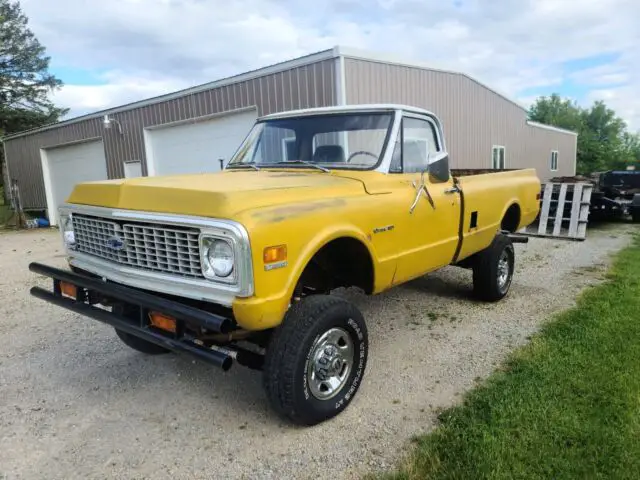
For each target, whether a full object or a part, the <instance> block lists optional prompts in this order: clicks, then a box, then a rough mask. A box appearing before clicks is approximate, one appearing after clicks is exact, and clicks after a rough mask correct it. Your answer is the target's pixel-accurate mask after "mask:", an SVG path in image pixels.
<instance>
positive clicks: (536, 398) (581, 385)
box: [388, 237, 640, 479]
mask: <svg viewBox="0 0 640 480" xmlns="http://www.w3.org/2000/svg"><path fill="white" fill-rule="evenodd" d="M559 294H560V293H559ZM440 420H441V425H440V427H439V428H438V429H437V430H435V431H434V432H433V433H432V434H429V435H426V436H424V437H421V438H419V439H416V445H415V451H414V453H413V454H412V455H411V458H410V459H409V460H408V461H407V462H406V463H405V464H404V465H403V466H402V467H401V470H400V471H398V472H396V473H393V474H390V475H389V476H388V478H392V479H423V478H425V479H427V478H456V479H473V478H491V479H498V478H505V479H507V478H508V479H512V478H527V479H535V478H545V479H546V478H552V479H564V478H567V479H591V478H616V479H618V478H628V479H640V237H636V240H635V242H634V244H633V246H632V247H630V248H628V249H626V250H624V251H623V252H621V253H620V255H619V256H618V258H617V261H616V262H615V265H614V267H613V268H612V270H611V272H610V273H609V275H608V281H607V282H605V283H604V284H602V285H600V286H598V287H595V288H592V289H590V290H588V291H587V292H586V293H585V294H584V295H583V296H582V297H581V298H580V299H579V301H578V305H577V307H576V308H574V309H572V310H569V311H567V312H564V313H562V314H560V315H558V316H557V317H556V318H555V319H554V320H553V321H552V322H551V323H549V324H548V325H547V326H546V327H545V328H544V329H543V330H542V331H541V333H540V334H539V335H537V336H535V337H534V338H533V340H532V342H531V343H530V344H529V345H528V346H526V347H524V348H522V349H520V350H518V351H517V352H516V353H515V354H514V355H513V356H512V357H511V359H510V360H509V361H508V362H507V363H506V365H505V366H504V368H503V369H501V370H500V371H499V372H497V373H495V374H493V375H492V376H491V377H490V379H489V380H488V381H487V382H486V383H485V384H484V385H483V386H481V387H479V388H477V389H475V390H474V391H472V392H471V393H470V394H469V395H468V396H467V397H466V399H465V401H464V403H463V405H461V406H459V407H455V408H452V409H450V410H447V411H445V412H444V413H442V414H441V415H440Z"/></svg>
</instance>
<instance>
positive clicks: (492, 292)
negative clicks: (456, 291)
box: [473, 234, 515, 302]
mask: <svg viewBox="0 0 640 480" xmlns="http://www.w3.org/2000/svg"><path fill="white" fill-rule="evenodd" d="M514 265H515V252H514V249H513V243H512V242H511V239H509V237H507V236H506V235H502V234H499V235H497V236H496V237H495V238H494V239H493V242H491V245H489V247H487V248H486V249H485V250H483V251H482V252H480V253H478V254H477V257H476V259H475V261H474V265H473V289H474V291H475V293H476V295H478V297H479V298H481V299H482V300H486V301H489V302H495V301H498V300H500V299H502V298H504V296H505V295H506V294H507V293H508V292H509V287H510V286H511V280H512V279H513V270H514Z"/></svg>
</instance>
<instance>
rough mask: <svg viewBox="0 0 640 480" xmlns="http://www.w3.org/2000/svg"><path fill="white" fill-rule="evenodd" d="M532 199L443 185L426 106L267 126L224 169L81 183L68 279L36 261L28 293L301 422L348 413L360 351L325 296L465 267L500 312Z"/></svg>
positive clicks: (64, 226) (462, 176)
mask: <svg viewBox="0 0 640 480" xmlns="http://www.w3.org/2000/svg"><path fill="white" fill-rule="evenodd" d="M539 192H540V181H539V179H538V178H537V176H536V172H535V170H533V169H524V170H512V171H500V172H495V173H486V172H473V171H468V172H456V171H451V170H450V168H449V156H448V154H447V148H446V143H445V138H444V135H443V131H442V127H441V123H440V121H439V120H438V118H437V117H436V116H435V115H434V114H432V113H430V112H428V111H425V110H422V109H419V108H413V107H407V106H400V105H357V106H345V107H330V108H320V109H307V110H300V111H292V112H285V113H278V114H273V115H268V116H265V117H262V118H260V119H258V121H257V122H256V124H255V126H254V127H253V129H252V130H251V131H250V132H249V134H248V136H247V138H246V139H245V140H244V142H243V143H242V145H240V147H239V148H238V150H237V152H236V153H235V155H234V156H233V158H232V159H231V160H230V161H229V163H228V165H227V166H226V168H225V169H224V170H223V171H222V172H218V173H203V174H199V175H182V176H167V177H147V178H139V179H128V180H109V181H101V182H90V183H84V184H79V185H77V186H76V187H75V189H74V191H73V193H72V194H71V196H70V198H69V199H68V203H66V204H65V205H64V206H62V207H61V208H60V230H61V232H62V238H63V242H64V244H65V247H66V251H67V254H68V261H69V265H70V269H69V270H61V269H56V268H52V267H50V266H47V265H43V264H40V263H32V264H31V265H30V269H31V270H32V271H34V272H37V273H39V274H42V275H45V276H48V277H51V278H52V279H53V289H52V290H47V289H43V288H40V287H33V288H32V289H31V293H32V295H34V296H36V297H38V298H40V299H43V300H46V301H49V302H52V303H54V304H56V305H59V306H61V307H64V308H67V309H70V310H72V311H75V312H78V313H80V314H83V315H86V316H88V317H92V318H94V319H96V320H99V321H102V322H105V323H107V324H109V325H111V326H113V327H114V328H115V330H116V333H117V335H118V336H119V337H120V339H122V341H123V342H124V343H125V344H127V345H128V346H130V347H132V348H134V349H136V350H138V351H141V352H144V353H147V354H159V353H165V352H169V351H176V352H188V353H190V354H192V355H195V356H196V357H198V358H200V359H202V360H203V361H206V362H209V363H212V364H214V365H216V366H218V367H221V368H223V369H225V370H226V369H228V368H229V367H230V366H231V364H232V362H233V361H234V360H235V361H236V362H237V363H239V364H241V365H245V366H248V367H252V368H256V369H260V370H262V371H263V378H264V387H265V389H266V392H267V396H268V398H269V400H270V402H271V404H272V405H273V407H274V409H275V410H276V411H277V412H279V413H280V414H282V415H284V416H285V417H288V418H289V419H290V420H291V421H293V422H295V423H299V424H305V425H312V424H315V423H318V422H321V421H323V420H326V419H328V418H331V417H333V416H335V415H337V414H338V413H340V412H341V411H342V410H343V409H344V408H346V407H347V405H348V404H349V403H350V402H351V401H352V400H353V398H354V396H355V394H356V392H357V390H358V387H359V386H360V383H361V381H362V379H363V375H364V371H365V367H366V363H367V355H368V353H369V347H368V338H367V326H366V323H365V320H364V318H363V316H362V314H361V313H360V312H359V311H358V308H356V306H354V305H353V304H352V303H350V302H348V301H346V300H344V299H343V298H341V297H340V296H336V295H332V292H333V291H334V290H335V289H337V288H340V287H357V288H359V289H361V290H363V291H364V292H366V293H367V294H378V293H380V292H383V291H385V290H387V289H389V288H391V287H393V286H395V285H399V284H402V283H404V282H407V281H409V280H411V279H413V278H416V277H419V276H421V275H425V274H426V273H429V272H432V271H434V270H436V269H438V268H441V267H444V266H447V265H458V266H461V267H464V268H471V269H473V284H474V290H475V293H476V294H477V296H478V297H479V298H482V299H484V300H487V301H496V300H499V299H501V298H503V297H504V296H505V295H506V294H507V292H508V290H509V286H510V284H511V279H512V276H513V272H514V248H513V241H514V240H515V238H517V237H516V236H513V235H511V234H512V233H513V232H516V231H517V230H518V229H520V228H522V227H524V226H526V225H528V224H530V223H531V222H533V220H534V219H535V218H536V216H537V214H538V210H539Z"/></svg>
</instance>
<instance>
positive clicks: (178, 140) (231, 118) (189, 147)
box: [145, 110, 257, 175]
mask: <svg viewBox="0 0 640 480" xmlns="http://www.w3.org/2000/svg"><path fill="white" fill-rule="evenodd" d="M256 118H257V113H256V111H255V110H250V111H246V112H241V113H233V114H229V115H224V116H221V117H216V118H213V119H210V120H206V121H200V122H196V123H187V124H181V125H176V126H173V127H164V128H157V129H152V130H147V131H146V132H145V145H146V151H147V166H148V168H149V175H171V174H176V173H202V172H215V171H218V170H220V161H219V159H220V158H223V159H224V163H225V165H226V164H227V162H228V161H229V159H230V158H231V155H233V153H234V152H235V151H236V149H237V148H238V147H239V146H240V143H241V142H242V140H244V138H245V137H246V136H247V133H249V130H250V129H251V127H252V126H253V123H254V121H255V119H256Z"/></svg>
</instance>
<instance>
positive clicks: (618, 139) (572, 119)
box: [529, 93, 640, 174]
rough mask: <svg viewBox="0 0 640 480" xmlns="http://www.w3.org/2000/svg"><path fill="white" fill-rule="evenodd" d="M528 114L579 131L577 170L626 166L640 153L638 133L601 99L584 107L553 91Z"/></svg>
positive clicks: (540, 100)
mask: <svg viewBox="0 0 640 480" xmlns="http://www.w3.org/2000/svg"><path fill="white" fill-rule="evenodd" d="M529 118H530V119H531V120H533V121H536V122H540V123H545V124H547V125H553V126H556V127H560V128H566V129H568V130H572V131H574V132H577V133H578V151H577V173H578V174H590V173H593V172H598V171H603V170H609V169H613V168H623V167H624V166H625V165H628V164H629V162H630V161H631V159H632V158H634V156H636V155H637V154H638V153H639V151H638V143H639V142H640V140H639V138H638V135H634V134H631V133H629V132H627V125H626V124H625V122H624V121H623V120H622V119H621V118H620V117H618V116H617V115H616V113H615V111H613V110H612V109H610V108H608V107H607V106H606V104H605V103H604V102H602V101H597V102H595V103H594V104H593V105H592V106H591V107H590V108H582V107H580V106H578V105H577V104H576V103H575V102H572V101H571V100H568V99H562V98H561V97H560V96H559V95H558V94H555V93H554V94H553V95H551V96H550V97H540V98H538V99H537V100H536V102H535V103H534V104H533V105H532V106H531V108H530V109H529ZM635 158H637V156H636V157H635Z"/></svg>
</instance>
